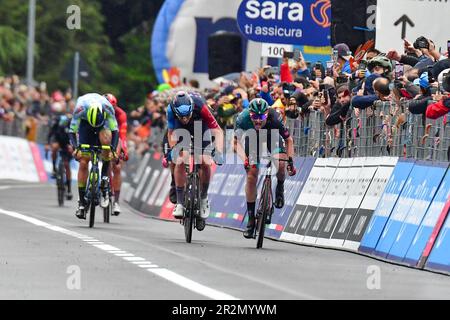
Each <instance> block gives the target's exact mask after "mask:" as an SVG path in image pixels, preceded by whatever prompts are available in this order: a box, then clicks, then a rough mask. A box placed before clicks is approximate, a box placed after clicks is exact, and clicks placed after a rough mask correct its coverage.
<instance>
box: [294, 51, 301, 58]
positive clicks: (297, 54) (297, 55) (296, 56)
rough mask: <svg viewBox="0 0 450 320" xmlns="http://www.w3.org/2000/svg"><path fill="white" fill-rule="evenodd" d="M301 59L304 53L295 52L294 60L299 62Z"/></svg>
mask: <svg viewBox="0 0 450 320" xmlns="http://www.w3.org/2000/svg"><path fill="white" fill-rule="evenodd" d="M301 57H302V53H301V52H300V50H298V49H296V50H294V60H295V61H299V60H300V58H301Z"/></svg>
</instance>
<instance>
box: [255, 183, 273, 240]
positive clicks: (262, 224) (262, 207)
mask: <svg viewBox="0 0 450 320" xmlns="http://www.w3.org/2000/svg"><path fill="white" fill-rule="evenodd" d="M261 194H262V196H261V200H260V202H259V207H258V214H257V222H256V227H257V230H258V239H257V241H256V249H261V248H262V246H263V241H264V233H265V230H266V219H267V216H268V215H269V214H270V213H271V212H270V211H271V210H272V207H273V199H272V181H271V180H270V178H266V179H265V180H264V185H263V188H262V192H261Z"/></svg>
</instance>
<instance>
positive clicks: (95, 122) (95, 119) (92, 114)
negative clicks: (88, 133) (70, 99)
mask: <svg viewBox="0 0 450 320" xmlns="http://www.w3.org/2000/svg"><path fill="white" fill-rule="evenodd" d="M105 118H106V114H105V112H104V111H103V108H102V105H101V104H100V103H98V102H96V103H92V104H91V105H90V106H89V108H88V111H87V121H88V122H89V124H90V125H91V126H92V127H94V128H99V127H101V126H103V124H104V123H105Z"/></svg>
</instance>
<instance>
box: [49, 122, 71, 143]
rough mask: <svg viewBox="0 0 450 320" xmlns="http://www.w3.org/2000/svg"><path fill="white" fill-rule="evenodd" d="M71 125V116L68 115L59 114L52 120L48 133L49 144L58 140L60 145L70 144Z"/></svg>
mask: <svg viewBox="0 0 450 320" xmlns="http://www.w3.org/2000/svg"><path fill="white" fill-rule="evenodd" d="M69 126H70V118H69V117H67V116H66V115H59V116H56V117H54V118H53V119H52V121H51V122H50V131H49V133H48V137H47V140H48V144H50V143H51V142H58V143H59V145H60V147H64V146H66V145H68V144H69Z"/></svg>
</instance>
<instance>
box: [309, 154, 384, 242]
mask: <svg viewBox="0 0 450 320" xmlns="http://www.w3.org/2000/svg"><path fill="white" fill-rule="evenodd" d="M365 160H366V159H365V158H355V159H353V161H352V162H351V167H350V168H349V169H348V171H347V173H346V176H345V178H344V180H343V183H342V184H340V183H338V184H337V185H336V187H337V192H336V195H335V197H336V201H335V204H334V206H333V208H332V209H331V211H330V214H329V216H328V218H327V220H326V221H325V223H324V224H323V226H322V228H321V230H320V232H319V235H318V239H317V241H316V244H318V245H324V246H332V247H335V246H336V247H342V245H343V243H344V240H345V236H344V237H342V235H341V238H331V237H332V234H333V233H335V232H336V231H335V228H336V226H337V225H338V224H339V223H341V226H340V228H338V229H337V231H339V230H340V229H342V223H344V222H345V221H344V220H342V221H341V217H342V216H343V217H345V216H348V215H349V214H354V213H356V210H357V209H358V208H359V204H360V203H361V200H362V197H363V195H364V193H365V190H366V189H367V186H368V185H369V183H370V181H367V182H366V181H364V179H362V178H361V171H362V169H363V165H364V162H365ZM341 164H342V161H341ZM375 169H376V168H375V167H374V168H371V169H370V172H373V171H375ZM368 170H369V168H364V171H363V172H367V171H368ZM370 178H371V177H370ZM364 182H366V185H367V186H364V185H363V183H364ZM361 194H362V195H361ZM355 196H356V197H355ZM355 198H356V199H355ZM330 200H331V201H333V199H330ZM344 219H345V218H344ZM347 219H348V218H347ZM348 222H349V221H347V223H348ZM344 229H345V228H344ZM336 236H338V235H336Z"/></svg>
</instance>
